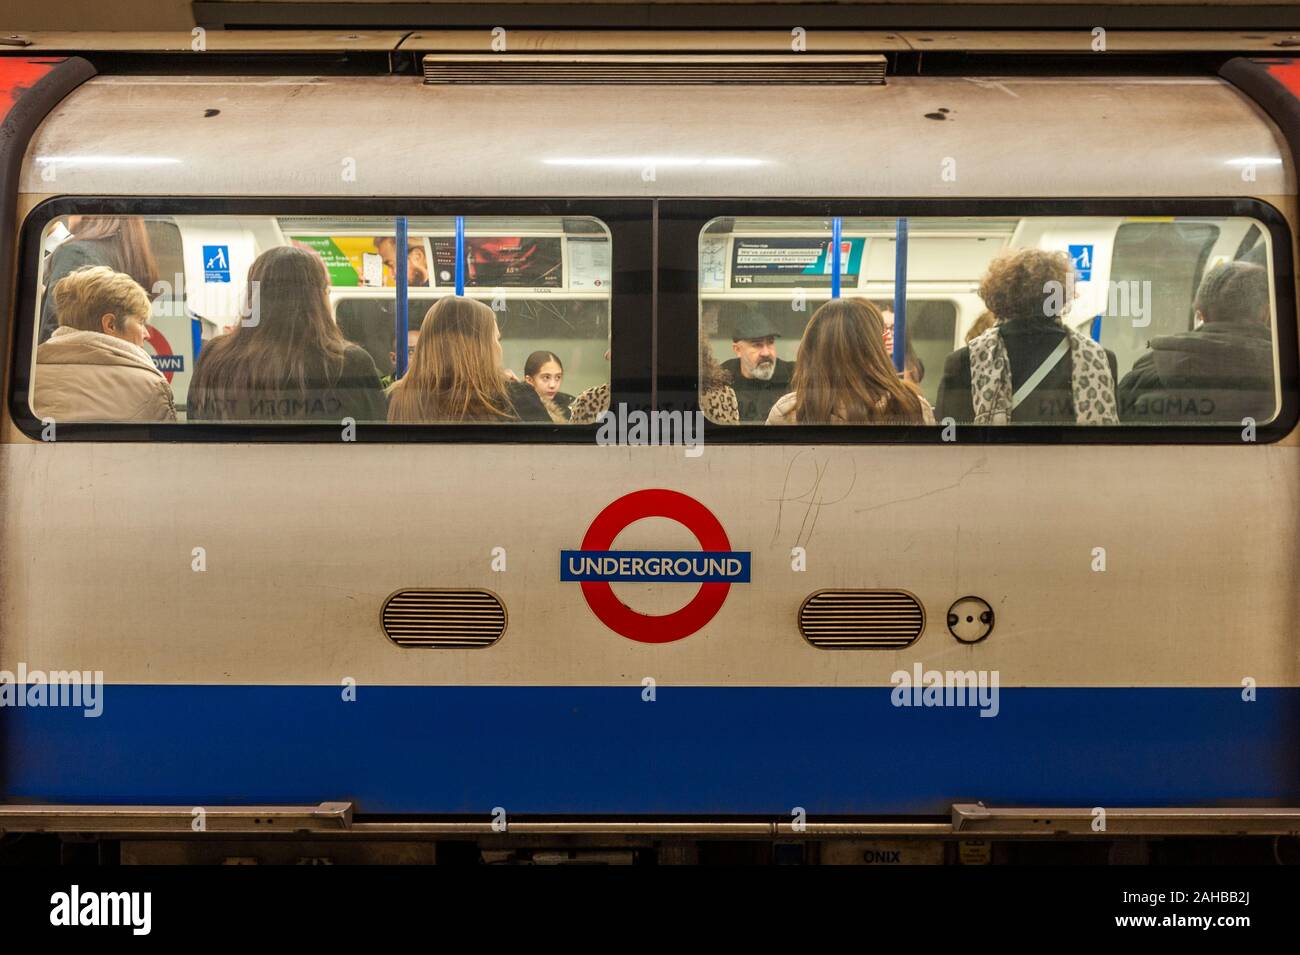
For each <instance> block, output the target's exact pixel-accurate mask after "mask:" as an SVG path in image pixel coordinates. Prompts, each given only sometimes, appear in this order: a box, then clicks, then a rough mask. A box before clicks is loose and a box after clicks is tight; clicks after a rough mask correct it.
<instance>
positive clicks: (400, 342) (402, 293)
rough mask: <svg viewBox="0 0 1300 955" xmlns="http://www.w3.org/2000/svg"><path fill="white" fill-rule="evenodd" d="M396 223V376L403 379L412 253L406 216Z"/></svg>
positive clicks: (408, 324)
mask: <svg viewBox="0 0 1300 955" xmlns="http://www.w3.org/2000/svg"><path fill="white" fill-rule="evenodd" d="M394 222H395V224H396V226H397V262H396V270H397V275H396V276H394V278H396V279H397V328H396V330H395V331H396V334H397V339H396V345H397V348H396V355H397V369H396V371H395V375H396V377H398V378H401V377H402V376H404V375H405V374H406V359H407V355H406V338H407V333H408V331H409V330H410V328H411V316H410V307H411V306H410V296H409V294H408V289H407V278H408V277H407V264H406V262H407V256H408V255H409V254H410V253H409V251H408V249H407V246H408V245H409V240H408V238H407V222H406V216H398V217H397V218H396V219H395V220H394Z"/></svg>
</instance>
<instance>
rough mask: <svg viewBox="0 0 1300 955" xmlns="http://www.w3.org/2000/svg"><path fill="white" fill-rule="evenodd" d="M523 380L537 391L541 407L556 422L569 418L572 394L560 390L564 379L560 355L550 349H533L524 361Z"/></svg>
mask: <svg viewBox="0 0 1300 955" xmlns="http://www.w3.org/2000/svg"><path fill="white" fill-rule="evenodd" d="M524 381H525V382H527V384H528V385H529V386H530V387H531V388H532V389H533V390H534V391H535V392H537V397H538V398H540V399H541V400H542V405H543V407H545V408H546V411H547V413H548V414H549V415H550V416H551V420H553V421H556V422H566V421H568V420H569V407H570V406H571V405H572V404H573V395H567V394H565V393H564V392H562V391H561V390H560V383H561V382H563V381H564V364H563V363H562V362H561V361H560V356H559V355H557V354H555V352H550V351H535V352H533V353H532V354H531V355H529V356H528V360H527V361H525V362H524Z"/></svg>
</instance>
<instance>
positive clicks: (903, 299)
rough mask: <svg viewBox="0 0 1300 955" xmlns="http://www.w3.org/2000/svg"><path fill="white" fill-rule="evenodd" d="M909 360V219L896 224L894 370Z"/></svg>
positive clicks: (901, 367)
mask: <svg viewBox="0 0 1300 955" xmlns="http://www.w3.org/2000/svg"><path fill="white" fill-rule="evenodd" d="M906 360H907V220H906V219H899V220H897V222H896V224H895V226H894V370H895V371H899V372H901V371H902V370H903V363H904V362H905V361H906Z"/></svg>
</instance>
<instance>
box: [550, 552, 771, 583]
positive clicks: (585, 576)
mask: <svg viewBox="0 0 1300 955" xmlns="http://www.w3.org/2000/svg"><path fill="white" fill-rule="evenodd" d="M588 557H591V558H595V559H597V560H600V559H605V558H612V559H614V560H618V561H628V562H630V561H632V560H633V559H640V560H643V561H644V560H645V559H646V558H650V557H653V558H658V559H660V560H671V561H674V562H676V561H678V560H689V561H692V562H694V561H697V560H701V559H712V560H734V561H736V562H738V564H739V567H738V568H737V570H736V573H735V574H733V575H730V576H728V575H726V574H708V573H705V574H696V573H694V568H693V567H692V572H691V573H688V574H681V575H677V574H647V573H645V572H644V571H642V572H641V573H632V572H631V571H630V570H629V571H627V572H625V573H612V574H602V573H591V572H587V573H582V572H577V573H575V572H574V571H572V570H570V566H569V561H570V559H573V560H579V561H581V560H583V559H584V558H588ZM560 580H562V581H579V582H580V581H584V580H604V581H633V582H637V583H647V582H648V583H678V584H707V583H723V584H747V583H749V552H748V551H736V550H731V551H699V550H562V551H560Z"/></svg>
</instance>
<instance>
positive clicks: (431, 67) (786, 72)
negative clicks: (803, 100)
mask: <svg viewBox="0 0 1300 955" xmlns="http://www.w3.org/2000/svg"><path fill="white" fill-rule="evenodd" d="M885 63H886V61H885V57H884V56H882V55H880V54H878V53H825V54H818V53H800V54H730V55H727V54H690V53H492V54H489V53H429V54H426V55H425V57H424V82H425V83H428V84H433V85H445V84H457V83H484V84H506V85H515V84H529V85H532V84H550V85H561V84H595V83H601V84H609V83H623V84H636V85H673V86H682V85H698V84H714V83H728V84H745V85H762V84H768V85H787V86H791V85H817V84H833V85H840V86H843V85H863V86H880V85H882V84H883V83H884V82H885Z"/></svg>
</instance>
